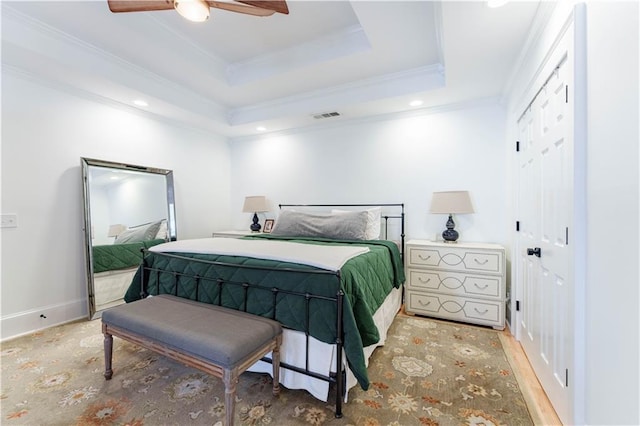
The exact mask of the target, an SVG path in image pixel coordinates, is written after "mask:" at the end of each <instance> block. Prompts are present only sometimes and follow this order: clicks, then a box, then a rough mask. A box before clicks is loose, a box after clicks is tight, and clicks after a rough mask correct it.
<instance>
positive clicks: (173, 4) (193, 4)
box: [107, 0, 289, 22]
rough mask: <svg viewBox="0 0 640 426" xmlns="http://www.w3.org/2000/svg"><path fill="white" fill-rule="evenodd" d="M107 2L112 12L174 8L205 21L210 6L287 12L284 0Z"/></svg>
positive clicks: (253, 12)
mask: <svg viewBox="0 0 640 426" xmlns="http://www.w3.org/2000/svg"><path fill="white" fill-rule="evenodd" d="M107 3H108V4H109V10H111V12H113V13H120V12H151V11H155V10H169V9H175V10H176V11H177V12H178V13H179V14H180V15H182V16H183V17H184V18H186V19H188V20H190V21H195V22H203V21H206V20H207V19H208V18H209V8H211V7H213V8H216V9H224V10H229V11H231V12H237V13H245V14H248V15H254V16H271V15H273V14H274V13H275V12H278V13H283V14H287V15H288V14H289V8H288V7H287V2H286V1H285V0H237V1H233V0H216V1H208V0H107Z"/></svg>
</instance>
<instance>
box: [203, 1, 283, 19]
mask: <svg viewBox="0 0 640 426" xmlns="http://www.w3.org/2000/svg"><path fill="white" fill-rule="evenodd" d="M207 3H209V6H211V7H215V8H218V9H224V10H230V11H231V12H238V13H246V14H247V15H254V16H271V15H273V14H274V13H275V11H274V10H269V9H262V8H260V7H253V6H249V5H246V4H240V3H230V2H224V1H211V0H209V1H207Z"/></svg>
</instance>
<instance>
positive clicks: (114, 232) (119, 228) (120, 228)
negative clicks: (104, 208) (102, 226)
mask: <svg viewBox="0 0 640 426" xmlns="http://www.w3.org/2000/svg"><path fill="white" fill-rule="evenodd" d="M126 229H127V227H126V226H125V225H123V224H121V223H118V224H116V225H111V226H109V234H108V235H107V237H117V236H118V235H120V234H122V233H123V232H124V231H125V230H126Z"/></svg>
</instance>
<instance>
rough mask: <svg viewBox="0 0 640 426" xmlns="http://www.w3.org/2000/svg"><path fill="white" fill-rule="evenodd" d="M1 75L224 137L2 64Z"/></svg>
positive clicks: (218, 132) (213, 131)
mask: <svg viewBox="0 0 640 426" xmlns="http://www.w3.org/2000/svg"><path fill="white" fill-rule="evenodd" d="M2 73H6V74H8V75H11V76H13V77H16V78H19V79H22V80H25V81H28V82H31V83H33V84H37V85H39V86H43V87H47V88H49V89H52V90H55V91H58V92H61V93H63V94H66V95H69V96H74V97H77V98H80V99H84V100H86V101H90V102H95V103H97V104H101V105H104V106H107V107H111V108H114V109H117V110H119V111H123V112H126V113H129V114H134V115H139V116H142V117H145V118H149V119H152V120H155V121H158V122H161V123H164V124H169V125H171V126H175V127H178V128H181V129H187V130H190V131H197V132H200V133H203V134H206V135H211V134H215V135H216V136H224V132H223V131H222V130H216V129H212V128H207V127H204V126H198V125H195V124H189V123H187V122H185V121H184V120H174V119H171V118H167V117H166V116H164V115H160V114H156V113H153V112H151V111H147V110H143V109H140V108H136V107H134V106H133V105H130V104H126V103H122V102H118V101H114V100H113V99H111V98H107V97H104V96H100V95H98V94H96V93H94V92H90V91H87V90H84V89H81V88H78V87H76V86H72V85H69V84H66V83H62V82H60V81H54V80H51V79H45V78H42V77H41V76H40V75H37V74H34V73H33V72H31V71H28V70H25V69H22V68H19V67H16V66H13V65H8V64H4V63H3V64H2Z"/></svg>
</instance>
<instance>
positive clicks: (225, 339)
mask: <svg viewBox="0 0 640 426" xmlns="http://www.w3.org/2000/svg"><path fill="white" fill-rule="evenodd" d="M102 332H103V333H104V359H105V372H104V377H105V378H106V379H107V380H110V379H111V377H112V376H113V370H112V369H111V358H112V352H113V336H117V337H120V338H122V339H124V340H128V341H130V342H133V343H136V344H138V345H140V346H143V347H145V348H147V349H150V350H152V351H155V352H157V353H159V354H162V355H165V356H167V357H169V358H172V359H174V360H176V361H179V362H182V363H184V364H186V365H188V366H191V367H195V368H197V369H199V370H202V371H204V372H206V373H209V374H211V375H213V376H216V377H219V378H221V379H222V380H223V381H224V386H225V411H226V424H227V425H232V424H233V414H234V404H235V393H236V385H237V383H238V377H239V376H240V374H242V372H244V371H245V370H246V369H248V368H249V367H250V366H251V365H253V363H255V362H256V361H257V360H259V359H260V358H262V357H263V356H264V355H266V354H267V353H269V352H272V353H273V354H272V363H273V394H274V395H278V393H279V392H280V385H279V381H278V379H279V371H280V343H281V341H282V327H281V326H280V324H279V323H278V322H276V321H272V320H270V319H267V318H263V317H260V316H257V315H251V314H247V313H245V312H240V311H235V310H232V309H227V308H221V307H219V306H215V305H209V304H206V303H200V302H195V301H192V300H188V299H183V298H180V297H175V296H170V295H160V296H153V297H147V298H146V299H142V300H139V301H136V302H132V303H128V304H124V305H120V306H116V307H114V308H110V309H108V310H106V311H104V312H103V313H102Z"/></svg>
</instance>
